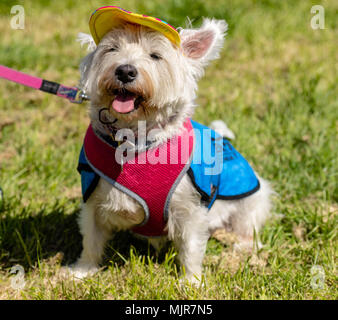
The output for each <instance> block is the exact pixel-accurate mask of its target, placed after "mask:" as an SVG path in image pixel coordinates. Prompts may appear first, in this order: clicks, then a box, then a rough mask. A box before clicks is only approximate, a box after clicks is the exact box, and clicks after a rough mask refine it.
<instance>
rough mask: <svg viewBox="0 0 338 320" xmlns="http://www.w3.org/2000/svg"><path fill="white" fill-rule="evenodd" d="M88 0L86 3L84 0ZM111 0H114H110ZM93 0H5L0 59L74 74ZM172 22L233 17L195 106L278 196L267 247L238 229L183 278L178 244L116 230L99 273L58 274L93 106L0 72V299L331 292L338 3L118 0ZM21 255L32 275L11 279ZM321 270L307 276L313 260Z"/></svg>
mask: <svg viewBox="0 0 338 320" xmlns="http://www.w3.org/2000/svg"><path fill="white" fill-rule="evenodd" d="M80 3H81V4H80ZM14 4H23V5H24V7H25V11H26V28H25V30H12V29H11V28H10V18H11V16H10V14H9V12H10V8H11V6H12V5H14ZM108 4H111V3H108ZM314 4H322V5H323V6H324V8H325V29H324V30H312V29H311V27H310V20H311V17H312V15H311V13H310V8H311V6H312V5H314ZM100 5H102V2H99V1H85V2H84V1H49V0H39V1H34V2H33V1H18V0H15V1H9V0H5V1H4V0H3V1H1V3H0V33H1V50H0V63H1V64H3V65H7V66H8V67H12V68H16V69H19V70H21V71H24V72H27V73H30V74H36V75H37V76H40V77H43V78H46V79H48V80H53V81H58V82H62V83H64V84H66V85H67V84H68V85H74V84H76V83H77V81H78V77H79V75H78V65H79V62H80V59H81V57H83V56H84V55H85V53H86V52H85V49H83V48H82V49H81V48H80V46H79V44H78V43H76V42H75V37H76V35H77V33H78V32H81V31H82V32H88V19H89V16H90V14H91V13H92V12H93V11H94V10H95V9H96V8H97V7H99V6H100ZM114 5H120V6H122V7H123V8H126V9H129V10H131V11H136V12H140V13H146V14H148V15H154V16H156V17H159V18H162V19H164V20H166V21H168V22H169V23H170V24H172V25H174V26H176V27H178V26H184V25H185V19H186V17H187V16H189V17H190V18H191V19H192V20H193V24H194V25H195V26H198V25H199V23H200V22H201V17H203V16H209V17H216V18H219V19H224V18H225V19H226V20H227V21H228V23H229V32H228V36H227V40H226V42H225V47H224V49H223V51H222V54H221V58H220V60H218V61H215V62H214V63H213V64H212V65H211V66H210V67H209V68H208V69H207V71H206V75H205V77H204V78H203V79H202V80H201V82H200V89H199V95H198V103H199V105H200V107H199V108H198V109H197V111H196V114H195V119H196V120H198V121H200V122H203V123H205V124H209V123H210V122H211V121H212V120H214V119H223V120H225V121H226V123H227V124H228V126H229V127H230V128H231V129H232V130H233V131H234V132H235V134H236V140H235V141H234V145H235V147H236V148H237V149H238V150H239V151H240V152H241V153H242V154H243V155H244V156H245V157H246V158H247V159H248V160H249V161H250V162H251V163H252V164H253V166H254V168H255V170H256V171H257V172H259V173H260V175H261V176H263V177H264V178H266V179H268V180H270V181H271V183H272V185H273V188H274V190H275V191H276V192H277V194H278V196H277V197H276V199H275V200H274V204H275V207H274V218H273V219H271V221H269V223H268V224H267V225H266V227H265V228H264V230H263V231H262V240H263V242H264V244H265V247H264V248H263V249H262V250H261V251H260V252H259V253H258V255H257V256H253V257H249V256H246V255H244V254H243V255H241V254H236V253H234V252H233V251H232V248H231V241H228V242H225V243H223V242H219V241H217V240H215V239H211V240H210V241H209V243H208V249H207V254H206V257H205V261H204V276H205V281H206V286H205V287H204V288H202V289H197V288H189V287H186V288H181V287H180V286H179V283H178V275H177V274H178V265H177V262H176V259H175V257H176V252H175V250H174V249H173V248H172V247H171V246H170V245H169V246H168V250H167V251H163V252H162V253H161V254H160V255H159V256H156V254H155V253H154V251H153V249H152V248H151V247H149V246H148V244H147V243H145V242H142V241H141V242H140V241H139V240H136V239H134V238H132V237H131V236H130V235H129V234H127V233H119V234H118V235H117V237H116V238H115V240H113V241H111V242H110V243H109V246H108V247H107V250H106V258H105V263H104V268H103V270H102V272H100V273H99V274H98V275H96V276H94V277H92V278H88V279H86V280H84V281H80V282H73V281H69V280H65V279H62V278H60V277H59V276H58V274H59V273H58V270H59V269H60V266H61V265H65V264H68V263H71V262H74V260H75V259H76V257H77V256H78V255H79V253H80V251H81V236H80V234H79V231H78V226H77V223H76V218H77V215H78V212H79V204H80V177H79V175H78V174H77V172H76V165H77V158H78V153H79V151H80V148H81V144H82V140H83V136H84V132H85V129H86V126H87V125H88V117H87V114H86V109H85V106H84V105H72V104H69V103H67V102H66V101H64V100H63V99H59V98H57V97H53V96H50V95H46V94H44V93H41V92H35V91H33V90H31V89H28V88H25V87H22V86H18V85H16V84H12V83H9V82H5V81H3V80H2V81H1V86H0V186H1V187H2V189H3V191H4V195H5V200H4V201H1V200H0V298H3V299H337V270H336V262H337V211H338V204H337V201H338V190H337V171H338V170H337V167H338V166H337V159H338V152H337V150H338V145H337V138H338V137H337V133H338V132H337V128H338V102H337V95H338V89H337V83H338V79H337V75H338V65H337V53H336V50H337V46H336V41H337V35H338V32H337V13H338V6H337V4H336V3H335V1H333V0H332V1H291V0H289V1H279V0H264V1H263V0H261V1H254V0H237V1H235V0H231V1H225V0H213V1H203V0H194V1H188V0H181V1H178V0H168V1H159V0H154V1H143V2H142V3H141V1H136V0H134V1H132V0H126V1H123V2H122V1H116V2H114ZM15 264H20V265H22V266H24V268H25V272H26V273H25V280H26V286H25V288H24V289H23V290H21V291H20V290H19V291H17V290H14V289H12V288H11V280H12V279H13V275H11V274H10V269H11V267H12V266H14V265H15ZM313 265H320V266H322V267H323V269H324V271H325V286H324V288H323V289H316V290H315V289H312V287H311V279H312V276H311V272H310V270H311V267H312V266H313Z"/></svg>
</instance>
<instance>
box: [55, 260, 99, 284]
mask: <svg viewBox="0 0 338 320" xmlns="http://www.w3.org/2000/svg"><path fill="white" fill-rule="evenodd" d="M98 271H99V267H98V266H96V265H93V264H88V263H80V262H77V263H75V264H73V265H70V266H67V267H63V268H61V274H62V275H63V276H65V277H68V278H69V277H71V278H74V279H78V280H81V279H84V278H86V277H89V276H93V275H94V274H95V273H97V272H98Z"/></svg>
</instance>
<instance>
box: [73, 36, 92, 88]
mask: <svg viewBox="0 0 338 320" xmlns="http://www.w3.org/2000/svg"><path fill="white" fill-rule="evenodd" d="M76 40H77V41H79V42H80V43H81V46H83V45H85V44H87V46H88V47H87V50H88V51H91V53H89V54H88V55H87V56H86V57H84V58H83V60H82V61H81V64H80V75H81V79H80V84H79V86H80V88H81V89H83V90H85V91H86V92H87V93H89V92H88V91H89V71H90V67H91V65H92V62H93V58H94V54H95V50H96V44H95V42H94V39H93V38H92V36H91V35H89V34H86V33H82V32H80V33H79V34H78V36H77V39H76Z"/></svg>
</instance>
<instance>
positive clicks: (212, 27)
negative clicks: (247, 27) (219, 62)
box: [180, 18, 228, 65]
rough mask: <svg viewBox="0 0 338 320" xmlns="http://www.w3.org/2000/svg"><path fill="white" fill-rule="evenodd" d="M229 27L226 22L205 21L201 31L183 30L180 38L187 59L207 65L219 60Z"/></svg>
mask: <svg viewBox="0 0 338 320" xmlns="http://www.w3.org/2000/svg"><path fill="white" fill-rule="evenodd" d="M227 29H228V25H227V23H226V22H225V20H216V19H207V18H206V19H204V20H203V23H202V26H201V27H200V28H199V29H191V28H189V29H182V30H181V31H180V37H181V42H182V50H183V53H184V55H185V56H186V57H188V58H190V59H193V60H196V61H200V62H201V63H202V64H203V65H206V64H207V63H208V62H209V61H211V60H214V59H217V58H218V57H219V52H220V51H221V49H222V47H223V43H224V37H225V35H226V31H227Z"/></svg>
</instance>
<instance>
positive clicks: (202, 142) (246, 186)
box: [188, 121, 260, 208]
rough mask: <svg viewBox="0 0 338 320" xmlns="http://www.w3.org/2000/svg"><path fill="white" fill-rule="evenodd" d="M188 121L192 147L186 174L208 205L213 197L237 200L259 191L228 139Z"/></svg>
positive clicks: (256, 180) (210, 204)
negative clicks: (191, 133)
mask: <svg viewBox="0 0 338 320" xmlns="http://www.w3.org/2000/svg"><path fill="white" fill-rule="evenodd" d="M191 123H192V126H193V128H194V133H195V144H194V146H195V149H194V155H193V159H192V163H191V166H190V169H189V170H188V175H189V176H190V178H191V180H192V182H193V184H194V186H195V188H196V189H197V190H198V191H199V193H200V194H201V197H202V201H204V202H205V203H206V205H207V206H208V208H211V206H212V205H213V203H214V202H215V200H216V199H222V200H235V199H241V198H245V197H247V196H249V195H251V194H253V193H254V192H256V191H257V190H259V187H260V185H259V181H258V179H257V177H256V175H255V173H254V171H253V169H252V168H251V167H250V165H249V163H248V162H247V161H246V160H245V159H244V158H243V156H242V155H241V154H240V153H239V152H238V151H237V150H236V149H235V148H234V147H233V146H232V145H231V144H230V142H229V141H227V140H226V139H224V138H223V137H222V136H221V135H219V134H218V133H217V132H215V131H214V130H212V129H210V128H208V127H206V126H204V125H202V124H200V123H197V122H195V121H191Z"/></svg>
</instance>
